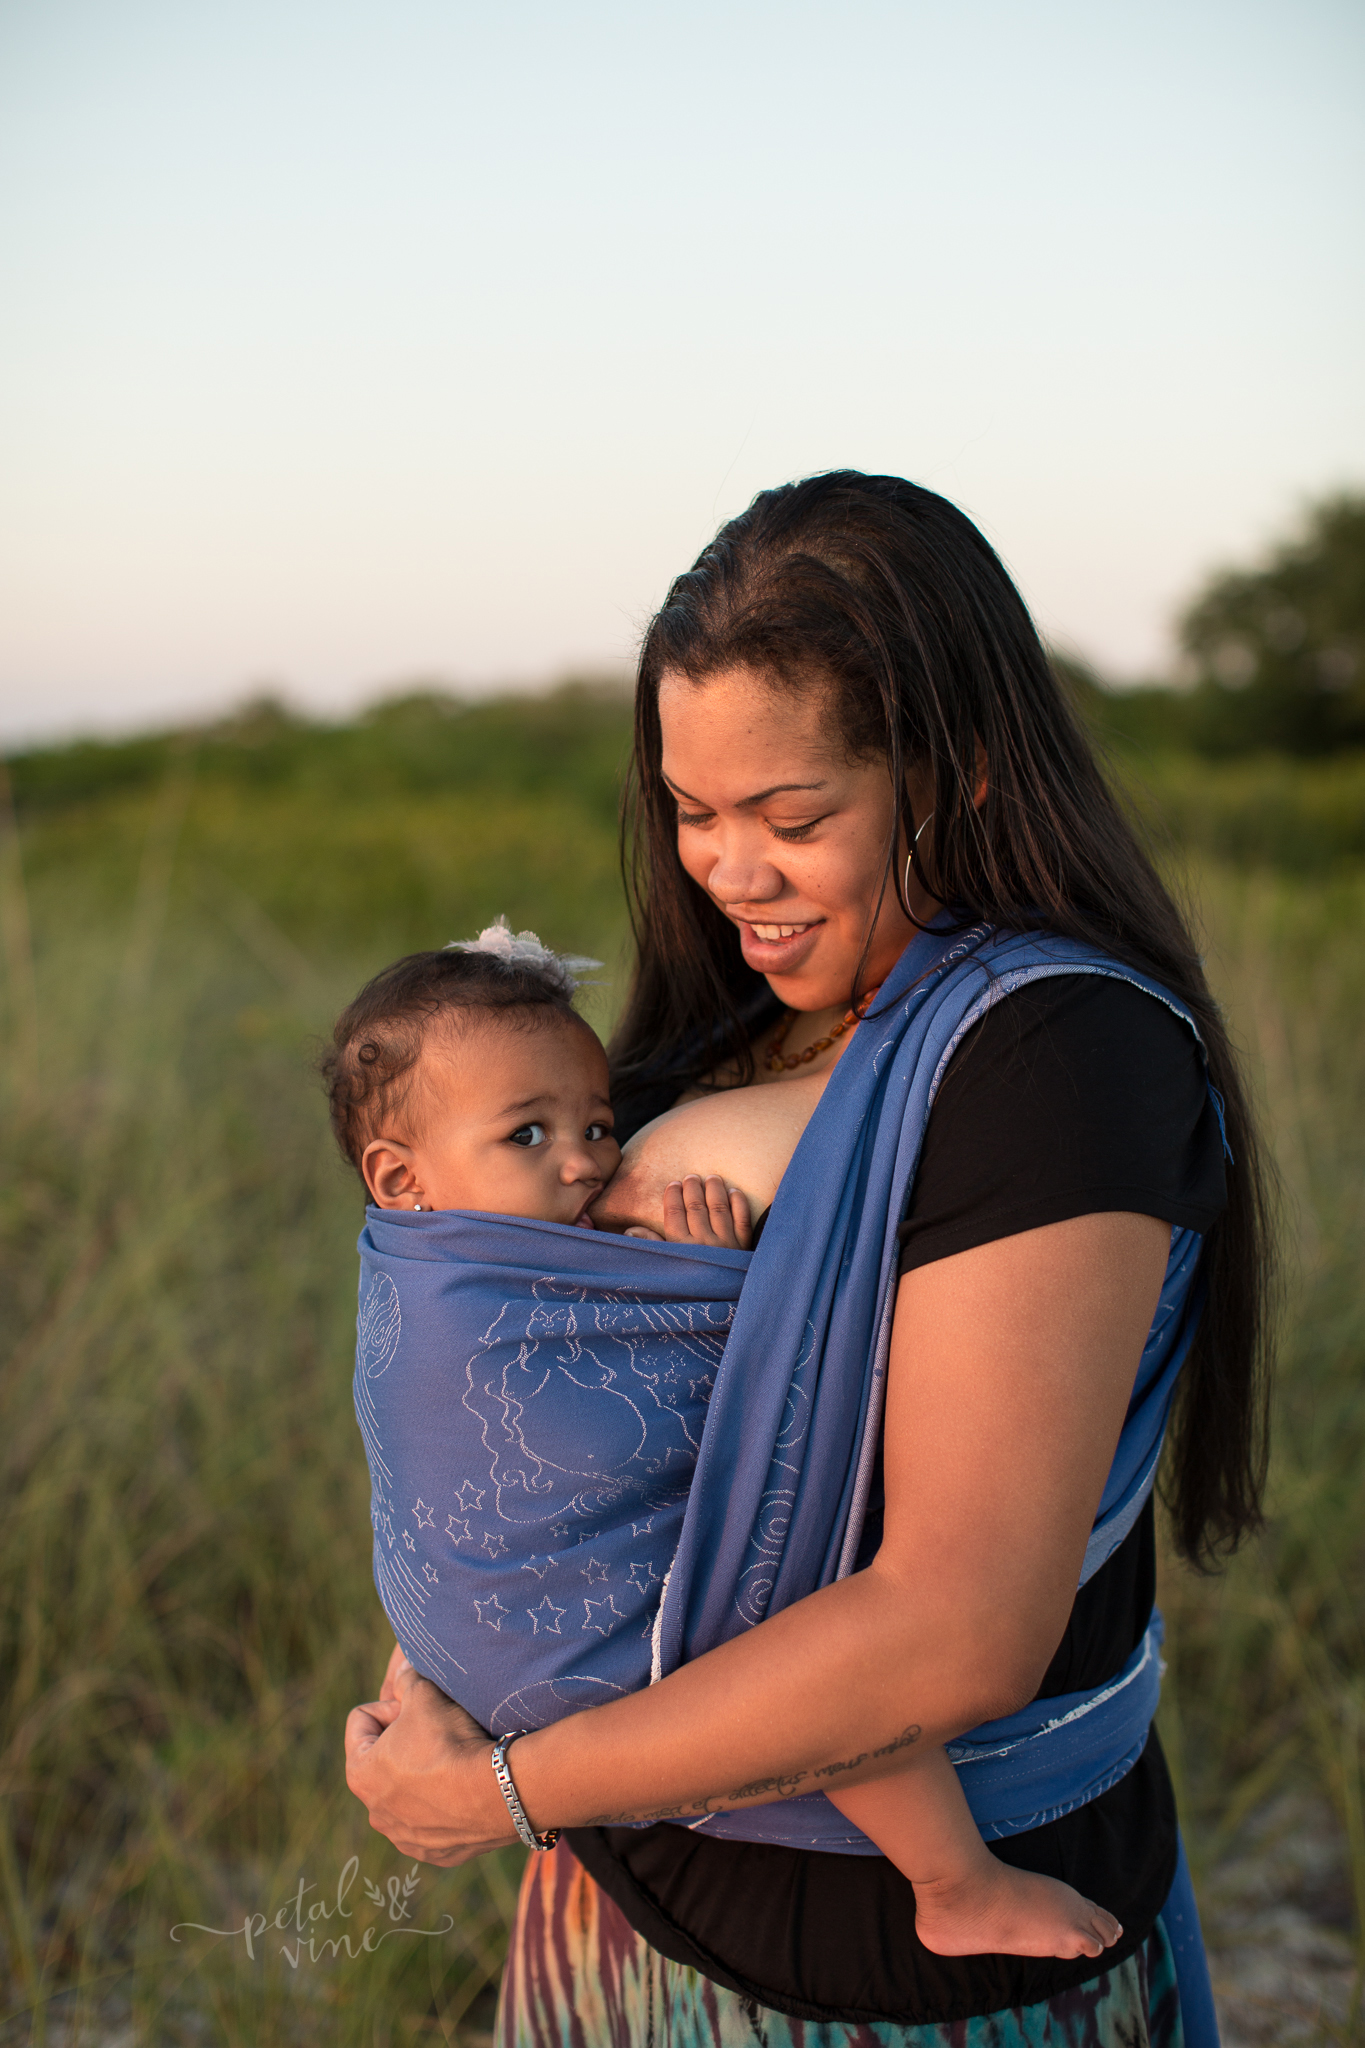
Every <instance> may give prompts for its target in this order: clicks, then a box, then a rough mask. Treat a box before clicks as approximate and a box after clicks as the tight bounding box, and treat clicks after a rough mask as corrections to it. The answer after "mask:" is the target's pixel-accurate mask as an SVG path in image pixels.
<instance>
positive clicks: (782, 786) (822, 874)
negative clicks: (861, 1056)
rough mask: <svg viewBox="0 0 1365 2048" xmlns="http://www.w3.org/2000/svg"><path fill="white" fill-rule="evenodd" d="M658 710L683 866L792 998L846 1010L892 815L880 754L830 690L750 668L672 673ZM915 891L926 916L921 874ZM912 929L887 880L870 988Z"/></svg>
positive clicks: (747, 953) (798, 1003) (917, 806)
mask: <svg viewBox="0 0 1365 2048" xmlns="http://www.w3.org/2000/svg"><path fill="white" fill-rule="evenodd" d="M659 717H660V721H661V723H662V726H663V773H664V780H665V782H666V783H667V784H668V787H669V788H670V790H671V791H672V792H673V795H674V796H675V797H676V799H677V804H678V852H679V855H680V857H681V859H682V864H683V866H684V867H685V868H686V870H687V872H688V874H689V875H691V877H692V879H693V880H694V881H695V882H698V883H699V884H700V885H701V887H702V888H703V889H705V890H706V892H707V894H708V895H709V896H710V897H711V899H712V901H713V902H714V903H716V904H717V905H718V906H719V907H720V909H721V910H723V911H724V913H725V915H726V916H727V917H728V918H730V919H731V920H732V921H733V923H734V925H735V928H736V930H737V932H738V934H739V942H740V945H741V947H742V949H743V953H744V958H745V959H746V960H747V961H748V963H749V965H750V966H751V967H755V968H757V970H758V972H759V973H760V974H763V975H766V976H767V978H768V980H769V981H770V982H771V984H772V987H773V990H774V992H775V993H776V995H777V996H778V997H779V998H780V1000H781V1001H782V1002H784V1003H785V1004H786V1005H787V1006H788V1008H790V1009H793V1010H806V1011H811V1010H826V1009H833V1008H836V1007H838V1008H840V1009H842V1008H843V1007H844V1005H845V1004H846V1003H847V1002H848V997H849V991H850V989H851V987H852V985H853V975H854V971H855V969H856V967H857V965H858V961H859V959H860V958H861V957H862V953H863V948H864V945H865V944H866V942H867V935H868V921H869V918H870V916H871V912H872V907H873V905H874V904H875V903H876V900H877V894H878V891H879V889H880V888H881V883H882V876H883V873H884V871H885V865H886V847H887V840H888V838H889V836H890V833H891V831H892V829H893V826H894V824H895V804H894V802H893V800H892V790H891V779H890V776H889V774H888V772H887V768H886V764H885V762H884V761H881V760H873V761H857V762H849V761H847V760H846V759H845V758H844V753H843V746H842V742H841V740H840V737H839V734H838V731H837V730H836V728H835V725H834V720H833V717H832V714H831V711H830V708H829V700H828V698H827V697H826V695H825V693H824V692H822V691H820V690H818V689H807V690H803V691H789V690H784V689H774V688H772V687H770V686H769V685H768V684H767V683H766V682H765V681H764V680H763V679H762V678H761V677H760V676H758V675H757V674H755V673H754V671H752V670H750V669H727V670H724V671H722V672H721V673H720V674H719V675H715V676H711V677H709V678H708V679H707V680H706V681H705V682H703V683H694V682H691V681H689V680H688V678H686V677H685V676H677V675H665V676H664V678H663V680H662V682H661V683H660V686H659ZM916 780H917V778H912V780H911V786H910V798H911V804H912V808H913V811H914V815H915V816H916V818H922V817H924V816H926V815H927V811H928V801H927V800H923V801H921V800H917V797H918V796H919V795H921V794H922V793H918V792H917V790H916V787H915V782H916ZM900 858H901V859H902V860H904V851H903V850H902V852H901V855H900ZM917 897H918V899H919V900H916V898H917ZM911 904H912V907H913V908H914V910H915V913H916V915H917V916H921V917H922V916H924V915H926V914H927V913H928V911H930V910H931V909H933V908H934V907H935V906H934V905H933V904H932V903H931V902H930V901H929V899H928V898H927V897H926V896H925V895H924V893H923V891H920V890H918V888H917V885H916V884H915V883H914V882H913V880H912V893H911ZM913 934H914V926H913V925H912V924H911V923H910V921H909V920H908V918H907V917H906V916H905V914H904V912H903V911H902V910H901V907H900V904H899V903H898V901H897V899H896V893H895V890H894V888H892V887H890V886H888V888H887V890H886V893H885V895H884V897H883V900H882V904H881V908H880V910H879V912H878V914H877V921H876V927H875V930H874V932H873V935H872V944H871V948H870V950H869V953H868V962H867V967H866V969H865V970H864V975H863V986H864V987H871V986H872V984H873V983H876V982H880V981H881V980H883V979H884V978H885V976H886V975H887V974H888V973H889V972H890V970H891V967H892V966H893V965H894V963H895V961H896V960H897V959H898V958H899V956H900V954H901V952H902V951H903V949H904V947H905V946H906V944H907V943H908V941H909V940H910V938H911V937H912V936H913Z"/></svg>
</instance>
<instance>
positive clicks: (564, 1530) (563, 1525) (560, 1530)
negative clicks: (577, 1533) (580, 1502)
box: [550, 1522, 573, 1536]
mask: <svg viewBox="0 0 1365 2048" xmlns="http://www.w3.org/2000/svg"><path fill="white" fill-rule="evenodd" d="M572 1532H573V1523H572V1522H556V1523H555V1525H554V1527H553V1528H552V1529H551V1531H550V1534H551V1535H552V1536H568V1535H571V1534H572Z"/></svg>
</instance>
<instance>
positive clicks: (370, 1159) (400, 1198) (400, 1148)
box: [360, 1138, 422, 1209]
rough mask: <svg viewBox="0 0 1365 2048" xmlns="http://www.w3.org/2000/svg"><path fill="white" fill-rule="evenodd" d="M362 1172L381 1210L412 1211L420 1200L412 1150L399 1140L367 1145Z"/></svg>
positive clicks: (385, 1140)
mask: <svg viewBox="0 0 1365 2048" xmlns="http://www.w3.org/2000/svg"><path fill="white" fill-rule="evenodd" d="M360 1171H361V1173H362V1174H363V1175H364V1177H365V1185H366V1187H367V1188H368V1189H369V1191H370V1197H371V1200H372V1201H373V1202H374V1203H375V1205H376V1207H378V1208H380V1209H411V1208H413V1207H414V1205H415V1204H416V1203H417V1202H419V1201H421V1198H422V1189H421V1186H420V1184H419V1182H418V1179H417V1173H416V1170H415V1168H414V1165H413V1158H412V1148H411V1146H409V1145H402V1144H400V1143H399V1142H398V1140H397V1139H396V1138H375V1139H374V1140H373V1141H372V1142H371V1143H370V1144H368V1145H367V1146H366V1147H365V1150H364V1151H363V1152H362V1153H361V1155H360Z"/></svg>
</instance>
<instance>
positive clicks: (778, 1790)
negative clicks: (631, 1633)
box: [583, 1722, 921, 1828]
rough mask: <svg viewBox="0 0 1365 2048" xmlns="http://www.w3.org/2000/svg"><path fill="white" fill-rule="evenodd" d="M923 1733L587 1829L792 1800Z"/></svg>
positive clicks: (599, 1819) (601, 1816)
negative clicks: (805, 1788)
mask: <svg viewBox="0 0 1365 2048" xmlns="http://www.w3.org/2000/svg"><path fill="white" fill-rule="evenodd" d="M920 1734H921V1730H920V1728H919V1725H918V1723H916V1722H912V1723H910V1725H909V1726H907V1727H905V1728H902V1730H901V1732H900V1734H899V1735H896V1736H893V1737H892V1739H891V1741H890V1742H884V1743H883V1744H882V1746H881V1748H880V1749H865V1750H863V1751H862V1753H861V1755H859V1756H849V1757H844V1758H843V1759H841V1761H839V1762H838V1763H832V1764H818V1765H817V1766H816V1767H815V1768H814V1769H813V1770H809V1771H781V1772H779V1773H777V1775H776V1776H774V1777H771V1778H753V1779H751V1780H750V1782H749V1783H748V1784H747V1785H736V1786H735V1787H734V1789H733V1791H730V1792H713V1793H710V1794H708V1796H707V1797H706V1798H705V1799H694V1800H691V1801H689V1802H687V1803H686V1804H684V1805H682V1806H656V1807H652V1808H650V1809H649V1810H648V1811H641V1812H638V1813H598V1814H594V1815H593V1817H592V1819H591V1820H586V1821H584V1822H583V1826H584V1827H587V1828H613V1827H617V1828H623V1827H632V1826H638V1825H639V1824H640V1823H641V1822H642V1821H655V1820H694V1819H697V1818H699V1817H700V1816H702V1815H705V1814H708V1813H724V1812H726V1811H727V1810H728V1809H729V1808H730V1807H733V1806H738V1805H740V1804H741V1803H742V1802H743V1801H744V1800H746V1799H761V1798H762V1797H763V1796H764V1795H765V1794H766V1793H772V1794H774V1795H775V1796H776V1797H777V1798H778V1799H790V1798H792V1797H793V1795H794V1794H795V1793H796V1791H797V1790H798V1788H799V1787H800V1786H801V1785H803V1784H805V1783H806V1781H807V1780H808V1779H812V1778H835V1777H838V1776H839V1774H840V1773H841V1772H843V1771H856V1770H858V1769H859V1768H860V1767H861V1766H862V1765H863V1764H870V1763H876V1762H877V1761H878V1759H879V1758H881V1757H885V1756H894V1755H895V1754H896V1752H897V1750H900V1749H909V1748H910V1746H911V1744H912V1743H915V1742H918V1741H919V1738H920Z"/></svg>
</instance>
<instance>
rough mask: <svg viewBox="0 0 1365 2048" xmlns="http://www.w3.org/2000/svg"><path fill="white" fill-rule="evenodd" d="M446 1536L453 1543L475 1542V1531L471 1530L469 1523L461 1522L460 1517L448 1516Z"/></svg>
mask: <svg viewBox="0 0 1365 2048" xmlns="http://www.w3.org/2000/svg"><path fill="white" fill-rule="evenodd" d="M446 1535H447V1536H448V1537H449V1538H450V1540H451V1542H452V1543H472V1542H473V1541H474V1531H473V1530H472V1529H471V1528H470V1526H469V1524H468V1522H463V1521H461V1519H460V1517H459V1516H458V1515H447V1516H446Z"/></svg>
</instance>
